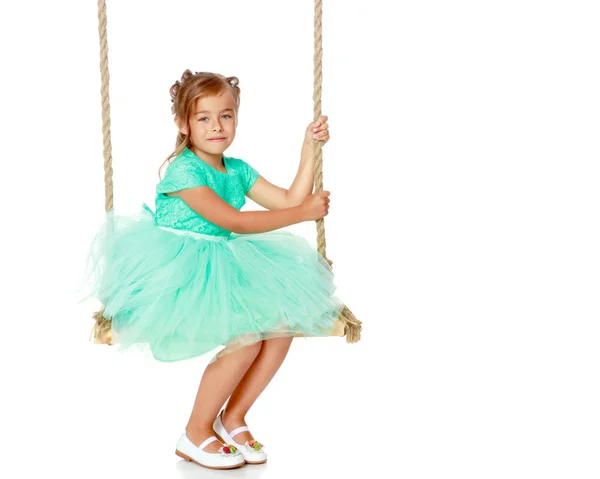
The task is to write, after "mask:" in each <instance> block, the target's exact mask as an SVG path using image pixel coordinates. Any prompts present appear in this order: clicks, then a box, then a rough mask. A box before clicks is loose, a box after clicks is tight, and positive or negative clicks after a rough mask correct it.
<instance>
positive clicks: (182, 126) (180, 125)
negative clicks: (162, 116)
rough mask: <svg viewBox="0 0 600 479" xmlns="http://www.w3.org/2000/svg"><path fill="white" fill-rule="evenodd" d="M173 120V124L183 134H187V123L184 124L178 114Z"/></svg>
mask: <svg viewBox="0 0 600 479" xmlns="http://www.w3.org/2000/svg"><path fill="white" fill-rule="evenodd" d="M173 121H174V122H175V126H177V129H178V130H179V131H180V132H181V133H183V134H184V135H187V134H188V133H189V129H188V125H187V124H184V122H182V121H181V120H180V119H179V117H178V116H176V117H175V118H174V119H173Z"/></svg>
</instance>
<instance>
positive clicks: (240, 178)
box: [86, 148, 344, 362]
mask: <svg viewBox="0 0 600 479" xmlns="http://www.w3.org/2000/svg"><path fill="white" fill-rule="evenodd" d="M223 161H224V164H225V169H226V171H227V173H224V172H222V171H219V170H217V169H215V168H213V167H212V166H210V165H209V164H208V163H206V162H204V161H203V160H202V159H201V158H199V157H198V156H197V155H196V154H195V153H193V152H192V151H191V150H189V149H188V148H186V149H185V150H184V151H183V152H182V153H181V154H180V155H178V156H177V157H176V158H175V159H173V161H172V162H171V163H170V164H169V166H168V167H167V169H166V172H165V176H164V178H163V179H162V180H161V181H160V182H159V183H158V185H157V187H156V212H153V211H152V210H151V209H150V208H149V207H148V206H147V205H145V204H144V205H142V208H141V211H140V213H139V214H138V215H134V216H119V215H116V214H115V213H114V210H111V211H110V212H109V213H107V214H106V217H105V221H104V224H103V225H102V227H101V228H100V231H99V232H98V233H97V235H96V236H95V238H94V240H93V242H92V245H91V248H90V253H89V256H88V261H87V281H86V284H87V286H88V292H87V295H86V298H89V297H95V298H97V299H99V300H100V301H101V302H102V304H103V305H104V306H105V311H104V315H105V317H107V318H109V319H112V321H111V323H112V326H111V327H112V342H113V344H115V345H117V346H118V347H119V349H121V350H125V349H130V348H131V347H133V346H136V347H138V348H142V349H148V348H149V350H150V351H151V353H152V355H153V356H154V358H156V359H157V360H159V361H165V362H168V361H179V360H184V359H190V358H193V357H197V356H201V355H203V354H205V353H208V352H210V351H213V350H215V349H217V348H218V349H219V351H218V354H217V355H216V356H214V357H213V358H212V361H214V360H215V359H216V358H217V357H219V356H221V355H223V354H227V353H229V352H232V351H235V350H236V349H238V348H239V347H242V346H245V345H248V344H252V343H254V342H257V341H260V340H263V339H269V338H273V337H281V336H303V337H314V336H328V335H329V334H330V332H331V330H332V329H333V327H334V326H335V322H336V320H337V319H338V317H339V315H340V313H341V311H342V309H343V308H344V304H343V303H342V302H341V301H340V300H339V299H338V298H337V297H336V296H335V290H336V286H335V284H334V281H333V280H334V278H333V272H332V269H331V266H330V265H329V264H328V263H327V261H326V260H325V259H324V258H323V256H322V255H321V254H320V253H319V252H318V251H317V250H316V249H314V248H313V247H312V246H311V245H310V244H309V243H308V242H307V241H306V239H304V238H303V237H301V236H299V235H296V234H294V233H292V232H290V231H286V230H281V229H280V230H275V231H270V232H266V233H257V234H237V233H233V232H231V231H228V230H225V229H223V228H221V227H220V226H218V225H216V224H214V223H211V222H209V221H208V220H206V219H205V218H203V217H202V216H200V215H198V214H197V213H196V212H195V211H194V210H193V209H191V208H190V207H189V206H188V205H187V204H186V203H185V202H184V201H183V200H182V199H181V198H179V197H176V196H167V195H166V193H171V192H175V191H180V190H183V189H186V188H194V187H197V186H209V187H210V188H212V189H213V190H214V191H215V192H216V193H217V194H218V195H219V196H220V197H221V198H222V199H223V200H224V201H227V202H228V203H229V204H231V205H232V206H233V207H235V208H236V209H238V210H239V209H240V208H241V207H242V206H243V205H244V204H245V202H246V198H245V195H246V193H247V192H248V190H249V189H250V188H251V187H252V185H253V184H254V182H255V181H256V180H257V178H258V176H259V174H258V172H257V171H256V170H255V169H254V168H252V167H251V166H250V165H249V164H248V163H246V162H245V161H243V160H241V159H237V158H231V157H226V156H224V157H223ZM212 361H211V362H212Z"/></svg>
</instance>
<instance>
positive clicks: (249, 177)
mask: <svg viewBox="0 0 600 479" xmlns="http://www.w3.org/2000/svg"><path fill="white" fill-rule="evenodd" d="M238 161H239V171H240V173H241V175H242V179H243V182H244V193H247V192H248V190H249V189H250V188H252V185H254V183H256V180H257V179H258V177H259V176H260V174H259V173H258V171H256V170H255V169H254V168H252V167H251V166H250V165H249V164H248V163H246V162H245V161H244V160H240V159H238Z"/></svg>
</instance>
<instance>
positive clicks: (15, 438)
mask: <svg viewBox="0 0 600 479" xmlns="http://www.w3.org/2000/svg"><path fill="white" fill-rule="evenodd" d="M108 9H109V10H108V15H109V20H108V34H109V48H110V73H111V78H110V81H111V83H110V94H111V108H112V139H113V154H114V181H115V206H116V209H117V210H118V211H121V212H126V211H127V212H128V211H137V210H138V208H139V207H140V205H141V203H142V202H147V203H148V204H150V205H151V206H152V207H153V206H154V187H155V184H156V180H157V169H158V166H159V165H160V164H161V163H162V162H163V160H164V158H165V157H166V156H167V155H168V154H169V153H170V152H171V151H172V149H173V147H174V142H175V136H176V131H175V127H174V126H173V123H172V117H171V114H170V98H169V87H170V86H171V84H172V83H173V82H174V81H175V80H177V79H178V78H179V77H180V75H181V73H182V72H183V70H184V69H185V68H190V69H192V70H195V71H217V72H220V73H222V74H224V75H227V76H229V75H236V76H238V77H239V79H240V87H241V90H242V104H241V110H240V121H239V126H238V134H237V138H236V140H235V142H234V144H233V145H232V147H231V148H230V149H229V150H228V151H227V154H228V155H229V156H238V157H241V158H243V159H245V160H246V161H247V162H249V163H250V164H251V165H252V166H254V167H255V168H256V169H257V170H258V171H259V172H260V173H261V174H263V176H265V177H266V178H267V179H269V180H270V181H272V182H274V183H276V184H279V185H281V186H284V187H288V186H289V185H290V184H291V182H292V180H293V178H294V175H295V173H296V168H297V166H298V162H299V155H300V146H301V142H302V138H303V133H304V128H305V127H306V126H307V125H308V123H309V122H310V121H311V120H312V88H313V71H312V68H313V63H312V62H313V60H312V54H313V23H312V22H313V19H312V15H313V4H312V2H310V1H299V0H296V1H286V2H283V1H274V0H273V1H258V0H257V1H243V0H228V1H226V2H214V1H213V2H208V1H191V0H186V1H184V0H173V1H169V2H166V1H160V2H159V1H152V2H151V1H145V2H144V1H141V0H137V1H134V0H121V1H116V0H110V1H109V2H108ZM324 9H325V13H324V80H323V81H324V85H323V113H324V114H326V115H328V116H329V117H330V122H329V123H330V130H331V141H330V142H329V143H328V144H327V145H326V146H325V148H324V161H325V169H324V183H325V189H328V190H330V191H331V192H332V195H331V199H332V203H331V210H330V214H329V216H328V217H327V218H326V223H325V225H326V232H327V246H328V248H327V253H328V256H329V257H330V258H331V259H332V260H333V261H334V271H335V273H336V278H337V285H338V288H339V290H338V292H339V296H340V298H343V299H344V300H345V301H346V302H347V304H348V305H349V307H350V308H351V309H352V310H353V311H354V313H355V314H356V316H357V317H358V318H359V319H361V320H362V321H363V322H364V333H363V338H362V341H361V342H359V343H358V344H354V345H347V344H346V343H345V341H344V340H343V339H340V338H325V339H311V340H298V341H295V342H294V344H293V346H292V350H291V351H290V354H289V356H288V358H287V360H286V362H285V363H284V365H283V367H282V369H281V370H280V372H279V374H278V375H277V376H276V377H275V379H274V380H273V382H272V383H271V384H270V385H269V387H268V388H267V390H266V391H265V393H264V394H263V396H261V398H260V399H259V401H258V402H257V403H256V405H255V407H254V408H253V409H252V410H251V411H250V414H249V416H248V417H247V420H248V424H249V426H250V427H251V430H252V431H253V433H254V435H255V437H256V438H257V439H259V440H261V441H262V442H263V443H265V444H267V446H268V449H269V452H270V458H269V462H268V463H267V464H266V465H265V466H264V467H251V466H246V467H244V468H242V469H240V470H237V471H232V472H220V473H211V472H210V471H208V470H206V469H203V468H200V467H199V466H196V465H194V464H187V463H185V462H183V461H181V460H180V459H179V458H178V457H176V456H175V455H174V450H175V443H176V440H177V439H178V437H179V435H180V434H181V432H182V431H183V428H184V427H185V424H186V421H187V419H188V415H189V412H190V410H191V406H192V403H193V400H194V397H195V394H196V389H197V386H198V382H199V380H200V377H201V375H202V372H203V370H204V367H205V366H206V364H207V362H208V361H209V359H210V355H206V357H203V358H197V359H194V360H190V361H185V362H180V363H172V364H164V363H159V362H157V361H153V360H151V359H143V358H141V357H136V356H132V355H118V354H116V353H115V352H114V351H113V350H112V349H111V348H110V347H108V346H99V345H94V344H92V343H91V342H88V335H89V332H90V330H91V327H92V325H93V321H92V319H91V313H92V312H93V311H94V310H95V309H96V307H97V304H96V303H94V302H93V301H89V302H85V303H77V299H76V298H77V296H76V288H77V287H78V284H79V283H78V282H79V281H80V279H81V273H82V268H83V261H84V257H85V254H86V251H87V246H88V244H89V242H90V241H91V238H92V236H93V234H94V232H95V230H96V228H97V227H98V226H99V225H100V223H101V221H102V216H103V214H104V185H103V167H102V162H103V157H102V135H101V113H100V73H99V46H98V38H97V35H98V33H97V13H96V4H95V2H93V1H81V0H79V1H74V0H72V1H66V0H56V1H53V2H48V1H29V2H17V1H4V2H2V6H1V10H0V40H1V41H0V45H1V46H0V48H1V49H2V62H1V68H2V75H0V82H1V88H0V95H1V97H0V100H1V103H0V105H1V108H0V111H1V115H2V117H1V118H2V125H1V126H2V129H1V130H0V137H1V141H2V157H1V161H2V170H3V178H2V186H3V188H2V219H1V221H0V224H1V228H2V235H1V239H2V249H1V251H2V258H1V259H2V266H1V269H2V275H3V284H4V286H3V289H2V291H3V292H2V313H3V314H2V326H3V327H2V333H3V341H2V347H1V348H0V354H1V362H0V364H1V365H2V366H1V367H2V391H3V392H2V394H1V395H0V397H1V401H2V407H1V412H0V414H1V415H2V421H1V427H0V435H1V438H2V453H1V456H2V459H1V461H0V470H2V473H1V474H0V475H2V476H3V477H12V478H17V477H27V478H31V477H40V476H44V477H47V476H48V475H56V474H60V475H61V477H85V478H106V477H111V478H115V479H121V478H137V477H139V478H142V477H143V478H148V479H150V478H155V477H156V478H159V477H160V478H163V479H165V478H172V477H173V478H196V477H217V476H219V477H252V478H255V477H261V478H265V479H267V478H268V479H270V478H277V479H283V478H285V479H294V478H305V477H313V478H315V479H320V478H329V477H333V476H334V475H335V477H352V478H354V477H357V478H358V477H365V476H366V475H367V474H369V475H370V477H375V476H377V477H386V478H387V477H393V478H407V479H408V478H410V479H417V478H436V479H439V478H455V477H456V478H460V479H466V478H477V479H481V478H485V479H488V478H508V477H510V478H528V479H529V478H545V479H546V478H550V477H552V478H578V479H583V478H597V477H599V474H600V465H599V458H598V451H599V450H600V436H599V432H598V431H599V430H600V429H599V428H600V413H599V408H598V404H599V403H600V394H599V387H598V378H599V375H598V373H599V367H598V365H599V359H600V358H599V348H598V341H599V333H600V327H599V325H598V318H599V309H600V301H599V288H600V253H599V250H600V247H599V245H600V225H599V223H598V218H599V211H598V205H599V204H600V203H599V201H600V190H599V188H598V184H599V179H600V178H599V173H600V166H599V159H600V157H599V153H600V141H598V139H599V137H598V134H599V132H600V89H599V88H598V85H600V66H599V60H598V59H599V57H600V46H599V45H600V29H598V22H599V20H600V8H598V4H597V2H593V1H576V0H571V1H568V2H567V1H548V0H546V1H533V0H519V1H513V0H505V1H503V2H481V1H464V0H461V1H458V0H457V1H453V2H447V1H433V0H430V1H419V2H416V1H410V2H408V1H402V2H392V1H383V0H379V1H375V0H370V1H369V2H367V1H358V0H356V1H348V0H346V1H342V0H326V1H325V6H324ZM252 208H257V206H256V205H254V204H253V203H252V202H250V201H248V203H247V205H246V206H245V207H244V209H252ZM291 229H292V230H294V231H296V232H298V234H302V235H304V236H306V238H307V239H309V240H310V241H312V242H313V243H314V244H316V229H315V225H314V223H303V224H300V225H295V226H294V227H292V228H291Z"/></svg>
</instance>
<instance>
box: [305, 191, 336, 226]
mask: <svg viewBox="0 0 600 479" xmlns="http://www.w3.org/2000/svg"><path fill="white" fill-rule="evenodd" d="M329 195H330V192H329V191H326V190H323V191H320V192H319V193H313V194H311V195H308V196H307V197H306V198H304V201H303V202H302V204H301V205H300V207H301V208H302V216H303V218H304V221H316V220H320V219H321V218H323V217H324V216H327V214H328V213H329V201H330V200H329Z"/></svg>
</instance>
